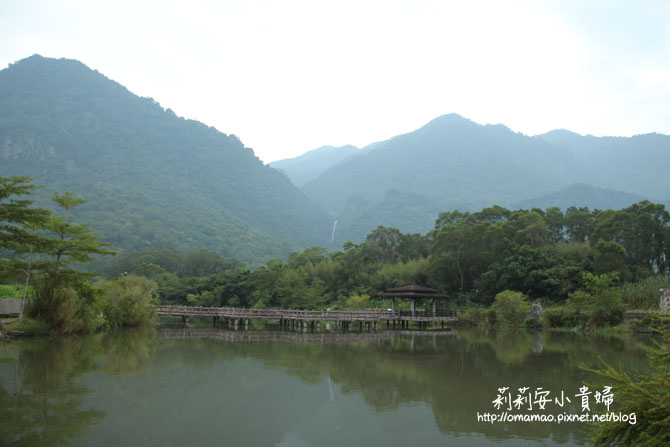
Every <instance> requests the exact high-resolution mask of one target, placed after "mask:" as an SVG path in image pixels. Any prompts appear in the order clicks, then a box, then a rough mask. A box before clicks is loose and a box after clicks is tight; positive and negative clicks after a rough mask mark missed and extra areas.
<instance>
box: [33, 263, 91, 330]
mask: <svg viewBox="0 0 670 447" xmlns="http://www.w3.org/2000/svg"><path fill="white" fill-rule="evenodd" d="M102 307H103V303H102V301H101V299H100V296H99V294H98V293H97V291H96V290H94V289H92V288H91V287H90V286H89V285H88V284H86V283H79V284H64V283H63V282H62V281H61V278H60V277H59V276H57V275H54V274H47V275H45V276H43V277H42V278H40V279H39V280H38V281H37V284H36V286H35V298H34V299H33V300H32V301H31V302H30V304H29V305H28V306H27V309H26V313H27V315H28V316H29V317H30V318H33V319H37V320H41V321H43V322H45V323H46V325H47V327H48V328H49V331H50V332H54V333H58V334H71V333H77V332H92V331H95V330H97V329H99V328H100V327H102V325H103V323H104V319H103V318H102Z"/></svg>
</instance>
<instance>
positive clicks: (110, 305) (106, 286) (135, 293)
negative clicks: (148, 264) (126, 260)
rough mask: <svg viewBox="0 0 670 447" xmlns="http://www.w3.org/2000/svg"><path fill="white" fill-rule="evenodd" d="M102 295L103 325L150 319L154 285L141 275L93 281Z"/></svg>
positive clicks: (154, 297) (120, 324) (135, 324)
mask: <svg viewBox="0 0 670 447" xmlns="http://www.w3.org/2000/svg"><path fill="white" fill-rule="evenodd" d="M96 287H97V288H98V289H99V290H100V293H101V294H102V296H103V298H104V308H103V314H104V317H105V324H106V325H107V326H108V327H111V328H116V327H122V326H142V325H146V324H149V323H151V322H152V321H153V316H154V309H153V304H154V303H155V302H156V297H157V293H156V291H157V289H158V286H157V284H156V283H155V282H153V281H151V280H150V279H147V278H144V277H142V276H135V275H128V276H123V277H121V278H119V279H117V280H115V281H100V282H98V283H96Z"/></svg>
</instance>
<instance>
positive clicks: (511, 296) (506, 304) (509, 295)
mask: <svg viewBox="0 0 670 447" xmlns="http://www.w3.org/2000/svg"><path fill="white" fill-rule="evenodd" d="M492 309H493V310H495V314H496V319H497V321H500V322H501V323H503V324H506V325H508V326H521V324H522V323H523V322H524V320H525V319H526V317H527V316H528V312H530V304H528V301H527V300H526V297H525V296H524V294H523V293H521V292H514V291H512V290H505V291H503V292H500V293H499V294H497V295H496V298H495V301H494V302H493V306H492Z"/></svg>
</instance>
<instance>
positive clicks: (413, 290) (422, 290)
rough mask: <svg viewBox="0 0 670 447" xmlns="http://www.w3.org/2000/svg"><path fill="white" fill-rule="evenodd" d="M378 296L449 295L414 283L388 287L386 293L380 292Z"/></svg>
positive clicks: (418, 296) (442, 296)
mask: <svg viewBox="0 0 670 447" xmlns="http://www.w3.org/2000/svg"><path fill="white" fill-rule="evenodd" d="M380 296H381V297H383V298H420V299H422V298H440V299H447V298H449V295H446V294H443V293H440V292H439V291H438V290H435V289H431V288H429V287H423V286H418V285H416V284H412V285H409V286H403V287H397V288H395V289H389V290H388V291H387V292H386V293H382V294H380Z"/></svg>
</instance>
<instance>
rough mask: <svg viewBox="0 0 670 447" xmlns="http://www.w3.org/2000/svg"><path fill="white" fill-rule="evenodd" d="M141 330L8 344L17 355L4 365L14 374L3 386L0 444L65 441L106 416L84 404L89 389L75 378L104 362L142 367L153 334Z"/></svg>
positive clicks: (111, 367) (110, 366)
mask: <svg viewBox="0 0 670 447" xmlns="http://www.w3.org/2000/svg"><path fill="white" fill-rule="evenodd" d="M137 335H138V334H134V333H131V332H128V331H125V332H123V333H119V334H108V335H104V336H103V335H100V334H98V335H95V336H86V337H58V338H44V339H37V340H26V341H24V342H23V343H20V344H18V343H17V344H12V345H6V346H5V347H6V348H8V349H11V350H12V352H13V357H14V359H13V361H11V365H12V366H9V364H10V361H5V362H3V364H2V365H0V366H2V368H3V370H4V371H5V372H8V373H9V374H11V375H12V376H13V386H12V387H11V388H12V389H6V388H5V386H3V385H0V421H2V424H0V445H3V446H56V445H65V444H67V440H68V439H72V438H76V437H78V436H81V434H82V433H83V432H84V430H85V429H86V427H88V426H89V425H92V424H95V423H97V422H98V421H100V420H101V419H102V418H104V417H105V412H103V411H100V410H95V409H83V408H82V403H83V399H84V396H86V395H87V394H88V393H89V390H88V389H87V388H86V387H84V386H83V385H81V384H80V383H79V382H78V380H77V379H78V378H79V377H81V376H83V375H85V374H87V373H90V372H93V371H96V370H98V369H100V367H101V365H104V367H105V370H106V371H107V372H115V371H118V372H121V371H137V370H139V369H141V367H140V366H139V365H140V364H146V362H144V360H145V359H147V358H148V355H147V353H148V348H147V345H148V342H149V341H150V340H151V339H150V337H147V336H146V334H141V336H139V337H138V336H137ZM119 337H120V339H119ZM106 354H108V355H106ZM138 359H140V360H138ZM101 360H102V361H101ZM9 368H11V369H12V370H13V372H10V371H9ZM3 375H5V376H7V374H3Z"/></svg>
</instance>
